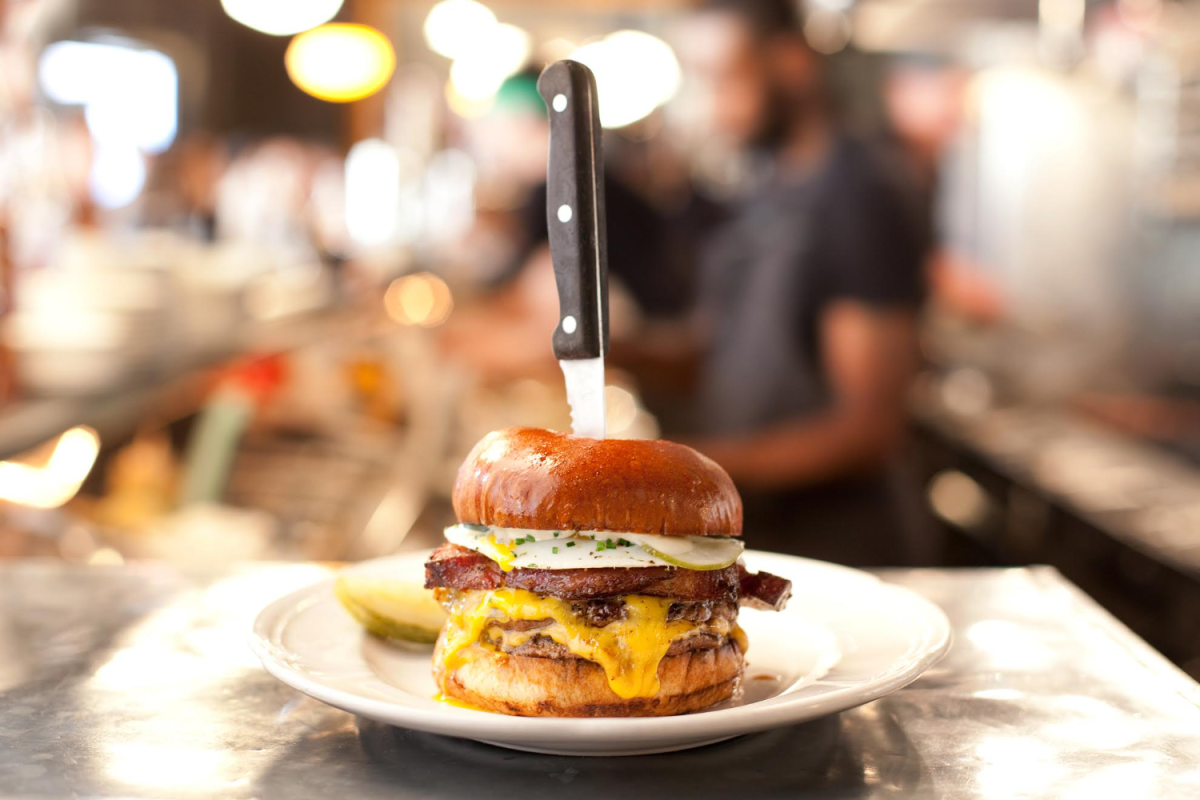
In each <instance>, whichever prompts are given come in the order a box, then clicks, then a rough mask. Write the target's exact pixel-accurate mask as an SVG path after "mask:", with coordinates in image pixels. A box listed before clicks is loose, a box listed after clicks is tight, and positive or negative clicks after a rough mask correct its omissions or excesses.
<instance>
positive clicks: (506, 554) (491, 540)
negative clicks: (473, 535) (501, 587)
mask: <svg viewBox="0 0 1200 800" xmlns="http://www.w3.org/2000/svg"><path fill="white" fill-rule="evenodd" d="M478 547H479V552H480V553H483V554H484V555H485V556H487V557H488V558H490V559H491V560H492V561H495V562H496V563H497V564H499V565H500V569H501V570H503V571H504V572H512V570H513V561H515V560H516V558H517V554H516V553H515V552H514V551H513V548H512V545H509V544H505V543H504V542H498V541H496V536H495V535H494V534H491V535H488V536H486V537H485V538H483V539H480V540H479V544H478Z"/></svg>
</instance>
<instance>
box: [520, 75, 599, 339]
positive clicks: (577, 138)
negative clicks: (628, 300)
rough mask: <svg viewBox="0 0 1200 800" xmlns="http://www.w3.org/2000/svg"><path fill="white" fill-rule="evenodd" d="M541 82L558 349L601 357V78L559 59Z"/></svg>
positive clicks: (547, 221)
mask: <svg viewBox="0 0 1200 800" xmlns="http://www.w3.org/2000/svg"><path fill="white" fill-rule="evenodd" d="M537 88H538V92H539V93H540V94H541V96H542V99H543V100H545V101H546V109H547V112H548V113H549V114H550V162H549V167H548V169H547V173H546V224H547V225H549V227H550V257H551V260H553V262H554V278H555V281H556V282H557V283H558V303H559V316H558V326H557V327H556V328H555V329H554V337H553V340H552V341H553V346H554V355H555V356H556V357H557V358H559V359H579V358H597V357H599V356H602V355H604V353H605V352H606V351H607V350H608V244H607V241H606V236H605V230H606V228H605V222H604V174H603V163H604V162H603V156H602V154H601V152H600V106H599V103H598V102H597V97H596V78H595V77H594V76H593V75H592V71H591V70H589V69H588V68H587V67H585V66H584V65H583V64H580V63H579V62H577V61H556V62H554V63H553V64H551V65H550V66H548V67H546V69H545V70H544V71H543V72H542V75H541V77H540V78H538V83H537Z"/></svg>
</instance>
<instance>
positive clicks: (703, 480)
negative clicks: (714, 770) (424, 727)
mask: <svg viewBox="0 0 1200 800" xmlns="http://www.w3.org/2000/svg"><path fill="white" fill-rule="evenodd" d="M453 502H454V511H455V513H456V515H457V517H458V520H459V522H458V524H456V525H453V526H451V527H449V528H447V529H446V531H445V535H446V540H447V541H446V544H444V545H442V546H441V547H440V548H438V549H437V550H435V551H434V552H433V553H432V555H431V556H430V559H429V561H428V562H427V563H426V564H425V586H426V588H428V589H433V591H434V596H435V597H436V599H437V600H438V601H439V602H440V603H441V604H442V605H443V607H445V609H446V610H447V612H448V614H449V618H448V620H447V622H446V624H445V626H444V627H443V628H442V630H441V633H440V635H439V637H438V640H437V644H436V647H435V650H434V655H433V673H434V678H435V680H436V681H437V683H438V685H439V686H440V687H441V691H442V693H443V695H444V697H445V699H447V700H448V701H451V702H457V703H462V704H468V705H471V706H475V707H478V708H481V709H485V710H488V711H495V712H500V713H504V714H514V715H521V716H539V717H628V716H662V715H668V714H683V713H687V712H691V711H698V710H700V709H704V708H708V707H710V706H713V705H715V704H717V703H721V702H723V701H726V700H729V699H731V698H733V697H735V696H737V695H738V694H739V692H740V687H741V680H742V675H743V673H744V671H745V654H746V649H747V641H746V635H745V633H743V631H742V629H741V628H740V627H739V626H738V608H739V606H740V605H750V606H754V607H758V608H766V609H774V610H779V609H781V608H782V607H783V606H784V604H785V603H786V602H787V598H788V596H789V595H790V593H791V584H790V582H788V581H786V580H784V579H782V578H779V577H776V576H774V575H770V574H768V573H765V572H759V573H757V574H755V573H750V572H748V571H747V570H746V568H745V567H744V566H743V564H742V561H741V555H742V551H743V548H744V546H743V544H742V542H741V540H740V539H739V538H738V537H739V536H740V535H741V532H742V502H741V498H740V497H739V496H738V493H737V490H736V489H735V488H734V485H733V482H732V481H731V480H730V478H729V475H728V474H726V473H725V471H724V470H723V469H721V467H719V466H718V465H717V464H716V463H714V462H713V461H711V460H710V459H708V458H706V457H705V456H703V455H701V454H700V453H697V452H696V451H694V450H692V449H690V448H688V447H685V446H683V445H679V444H673V443H671V442H663V441H634V440H619V439H587V438H580V437H575V436H568V435H565V434H561V433H555V432H552V431H547V430H540V429H534V428H512V429H508V430H502V431H495V432H493V433H490V434H488V435H487V436H485V437H484V438H483V439H482V440H481V441H480V442H479V443H478V444H477V445H476V446H475V448H474V449H473V450H472V451H471V453H470V455H468V456H467V459H466V461H464V462H463V465H462V466H461V467H460V468H459V471H458V477H457V480H456V481H455V484H454V495H453Z"/></svg>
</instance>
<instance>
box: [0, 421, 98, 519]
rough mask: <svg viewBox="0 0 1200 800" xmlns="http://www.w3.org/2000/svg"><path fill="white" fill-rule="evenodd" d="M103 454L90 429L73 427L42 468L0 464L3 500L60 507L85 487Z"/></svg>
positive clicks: (55, 446)
mask: <svg viewBox="0 0 1200 800" xmlns="http://www.w3.org/2000/svg"><path fill="white" fill-rule="evenodd" d="M99 452H100V437H99V436H97V435H96V432H95V431H93V430H92V429H91V428H83V427H80V428H72V429H71V430H69V431H67V432H66V433H64V434H63V435H62V436H60V437H59V439H58V442H57V443H55V445H54V452H53V453H51V455H50V459H49V460H48V461H47V462H46V465H45V466H43V467H35V466H30V465H29V464H22V463H20V462H16V461H0V500H6V501H8V502H10V503H18V504H20V505H24V506H32V507H33V508H57V507H58V506H61V505H62V504H63V503H66V502H67V501H68V500H70V499H71V498H72V497H74V496H75V493H76V492H78V491H79V487H80V486H81V485H82V484H83V480H84V478H86V477H87V476H88V473H89V472H91V470H92V465H93V464H95V463H96V455H97V454H98V453H99Z"/></svg>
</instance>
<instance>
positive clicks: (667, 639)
mask: <svg viewBox="0 0 1200 800" xmlns="http://www.w3.org/2000/svg"><path fill="white" fill-rule="evenodd" d="M443 597H444V599H445V600H446V601H447V605H448V610H449V612H450V619H449V621H448V622H447V623H446V628H445V631H444V632H443V635H442V636H443V639H442V660H443V667H444V672H443V676H447V675H449V674H451V673H452V672H454V670H455V669H457V668H458V667H460V666H462V665H463V664H465V663H467V662H468V661H470V660H471V659H472V658H473V657H474V656H476V655H478V654H479V653H480V652H483V651H484V648H486V649H490V650H495V649H497V643H498V642H499V641H503V643H504V644H505V645H506V646H509V647H518V646H520V645H521V644H524V643H525V642H527V641H529V640H530V639H532V638H533V637H534V636H546V637H548V638H550V639H552V640H553V641H555V642H557V643H559V644H561V645H562V646H563V647H565V648H567V649H568V650H569V651H570V652H571V653H572V654H573V655H574V656H576V657H578V658H582V659H586V660H588V661H592V662H594V663H596V664H599V665H600V667H601V668H602V669H603V670H604V674H605V676H606V678H607V679H608V685H609V686H610V687H611V688H612V690H613V692H614V693H615V694H616V695H617V696H618V697H620V698H622V699H625V700H628V699H632V698H637V697H652V696H654V695H655V694H657V693H658V690H659V681H658V665H659V662H661V661H662V659H663V658H664V657H665V656H666V655H667V651H668V650H669V649H670V648H671V643H672V642H673V641H675V640H676V639H678V638H679V637H682V636H687V635H688V634H691V633H692V632H694V631H696V630H698V629H700V628H704V630H705V631H706V632H711V633H716V634H718V635H722V636H731V637H732V638H734V640H735V641H737V642H738V643H739V646H741V647H742V649H743V651H744V650H745V637H744V635H743V634H742V631H741V629H740V628H738V626H737V625H736V624H735V623H731V622H729V621H728V620H725V619H719V620H713V621H710V622H708V623H697V622H691V621H688V620H683V619H678V620H669V619H668V614H669V612H670V609H671V605H672V604H673V602H674V601H673V600H672V599H670V598H665V597H648V596H645V595H636V594H634V595H625V596H623V597H622V598H621V599H622V600H623V601H624V611H625V613H624V614H623V615H622V617H621V618H619V619H614V620H613V621H611V622H609V623H608V624H606V625H605V626H604V627H602V628H597V627H592V626H591V625H588V624H587V623H586V622H585V621H584V620H582V619H581V618H580V617H579V616H578V615H577V614H576V613H575V612H574V611H573V610H572V608H571V604H570V603H569V602H566V601H563V600H558V599H556V598H553V597H544V596H541V595H538V594H534V593H533V592H529V591H525V590H524V589H509V588H503V589H495V590H492V591H471V592H461V593H459V592H456V593H453V594H451V593H445V594H443ZM516 620H548V621H549V624H547V625H543V626H539V627H536V628H532V629H529V630H523V631H500V630H497V629H492V630H490V631H489V630H488V626H489V624H490V623H492V622H497V621H499V622H510V621H516ZM485 633H486V634H487V635H485ZM444 681H445V677H443V683H444ZM442 689H443V691H445V686H444V685H443V687H442Z"/></svg>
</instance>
